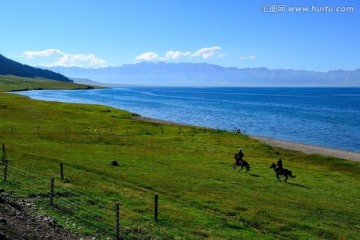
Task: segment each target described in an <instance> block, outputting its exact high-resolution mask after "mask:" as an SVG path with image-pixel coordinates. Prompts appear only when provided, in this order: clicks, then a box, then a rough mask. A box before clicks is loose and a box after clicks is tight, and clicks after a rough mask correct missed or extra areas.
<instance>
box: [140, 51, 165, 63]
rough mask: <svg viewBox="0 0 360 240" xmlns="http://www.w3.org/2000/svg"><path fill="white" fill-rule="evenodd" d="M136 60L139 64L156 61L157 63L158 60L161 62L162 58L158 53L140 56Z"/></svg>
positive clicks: (147, 53)
mask: <svg viewBox="0 0 360 240" xmlns="http://www.w3.org/2000/svg"><path fill="white" fill-rule="evenodd" d="M134 60H135V61H137V62H141V61H154V60H155V61H156V60H160V57H159V55H158V54H157V53H156V52H146V53H143V54H140V55H139V56H137V57H136V58H135V59H134Z"/></svg>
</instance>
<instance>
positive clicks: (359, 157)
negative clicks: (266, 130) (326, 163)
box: [249, 135, 360, 162]
mask: <svg viewBox="0 0 360 240" xmlns="http://www.w3.org/2000/svg"><path fill="white" fill-rule="evenodd" d="M249 137H251V138H253V139H256V140H258V141H260V142H262V143H265V144H268V145H270V146H272V147H280V148H285V149H290V150H295V151H299V152H303V153H306V154H320V155H324V156H330V157H336V158H341V159H345V160H350V161H355V162H360V153H357V152H351V151H345V150H339V149H335V148H327V147H319V146H314V145H309V144H303V143H297V142H290V141H285V140H278V139H273V138H267V137H260V136H254V135H249Z"/></svg>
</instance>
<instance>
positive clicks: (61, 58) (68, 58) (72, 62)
mask: <svg viewBox="0 0 360 240" xmlns="http://www.w3.org/2000/svg"><path fill="white" fill-rule="evenodd" d="M23 57H25V58H28V59H34V58H36V57H46V58H49V57H53V58H54V57H55V59H56V60H55V62H52V63H49V64H45V65H44V66H46V67H60V66H61V67H85V68H86V67H93V68H97V67H106V62H105V61H104V60H102V59H100V58H97V57H96V56H95V54H92V53H91V54H68V53H64V52H62V51H60V50H57V49H45V50H43V51H26V52H24V55H23Z"/></svg>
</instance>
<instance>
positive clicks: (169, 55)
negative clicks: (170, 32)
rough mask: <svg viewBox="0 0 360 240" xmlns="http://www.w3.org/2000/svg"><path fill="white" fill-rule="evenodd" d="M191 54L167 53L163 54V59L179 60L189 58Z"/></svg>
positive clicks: (171, 51)
mask: <svg viewBox="0 0 360 240" xmlns="http://www.w3.org/2000/svg"><path fill="white" fill-rule="evenodd" d="M190 55H191V53H190V52H189V51H187V52H181V51H173V50H170V51H167V52H166V54H165V59H180V58H182V57H187V56H190Z"/></svg>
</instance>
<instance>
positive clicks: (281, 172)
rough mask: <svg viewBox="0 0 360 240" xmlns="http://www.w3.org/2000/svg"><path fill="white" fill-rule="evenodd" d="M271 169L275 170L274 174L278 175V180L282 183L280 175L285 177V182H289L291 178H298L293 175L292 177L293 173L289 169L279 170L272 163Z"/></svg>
mask: <svg viewBox="0 0 360 240" xmlns="http://www.w3.org/2000/svg"><path fill="white" fill-rule="evenodd" d="M270 168H273V169H274V172H275V174H276V177H277V179H278V180H279V181H281V180H280V178H279V175H284V176H285V179H284V181H285V182H287V180H288V178H289V177H292V178H296V176H293V175H292V172H291V171H290V170H288V169H285V168H283V169H277V168H276V164H275V163H272V164H271V166H270Z"/></svg>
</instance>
